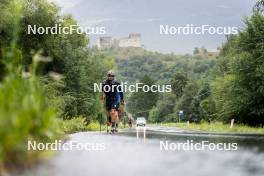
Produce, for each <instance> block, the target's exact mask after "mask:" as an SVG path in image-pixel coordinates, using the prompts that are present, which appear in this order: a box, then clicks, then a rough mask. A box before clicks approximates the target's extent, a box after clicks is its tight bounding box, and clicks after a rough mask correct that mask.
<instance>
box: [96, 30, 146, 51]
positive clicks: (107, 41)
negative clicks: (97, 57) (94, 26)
mask: <svg viewBox="0 0 264 176" xmlns="http://www.w3.org/2000/svg"><path fill="white" fill-rule="evenodd" d="M142 46H143V45H142V39H141V34H138V33H132V34H129V36H128V37H124V38H120V39H114V38H113V37H100V38H99V39H98V40H97V48H98V49H107V48H111V47H120V48H127V47H134V48H142Z"/></svg>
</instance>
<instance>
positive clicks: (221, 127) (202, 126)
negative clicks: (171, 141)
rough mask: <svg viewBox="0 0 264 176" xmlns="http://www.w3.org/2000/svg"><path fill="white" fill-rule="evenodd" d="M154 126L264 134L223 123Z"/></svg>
mask: <svg viewBox="0 0 264 176" xmlns="http://www.w3.org/2000/svg"><path fill="white" fill-rule="evenodd" d="M153 125H160V126H165V127H178V128H182V129H186V130H200V131H202V132H228V133H229V132H230V133H262V134H264V128H260V127H259V128H256V127H250V126H247V125H243V124H234V126H233V128H230V124H224V123H222V122H214V123H211V124H209V123H207V122H202V123H200V124H196V123H190V125H189V127H188V126H187V123H158V124H153Z"/></svg>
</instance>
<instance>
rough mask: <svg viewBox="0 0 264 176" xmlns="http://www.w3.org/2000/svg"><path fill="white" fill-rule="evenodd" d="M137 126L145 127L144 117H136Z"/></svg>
mask: <svg viewBox="0 0 264 176" xmlns="http://www.w3.org/2000/svg"><path fill="white" fill-rule="evenodd" d="M136 125H137V126H146V119H145V118H144V117H138V118H137V120H136Z"/></svg>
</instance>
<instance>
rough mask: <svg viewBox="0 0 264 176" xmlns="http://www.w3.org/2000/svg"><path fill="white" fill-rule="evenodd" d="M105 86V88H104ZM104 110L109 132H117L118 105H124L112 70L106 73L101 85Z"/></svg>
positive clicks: (120, 90)
mask: <svg viewBox="0 0 264 176" xmlns="http://www.w3.org/2000/svg"><path fill="white" fill-rule="evenodd" d="M106 86H107V88H106ZM102 88H103V93H104V100H105V109H106V111H107V115H108V118H107V125H108V126H110V124H111V132H112V133H114V132H117V128H118V120H119V117H118V110H119V107H120V104H122V105H123V104H124V96H123V92H122V89H121V86H120V83H119V82H118V81H116V80H115V74H114V72H113V71H112V70H110V71H108V72H107V79H106V80H104V81H103V83H102ZM106 90H107V91H106Z"/></svg>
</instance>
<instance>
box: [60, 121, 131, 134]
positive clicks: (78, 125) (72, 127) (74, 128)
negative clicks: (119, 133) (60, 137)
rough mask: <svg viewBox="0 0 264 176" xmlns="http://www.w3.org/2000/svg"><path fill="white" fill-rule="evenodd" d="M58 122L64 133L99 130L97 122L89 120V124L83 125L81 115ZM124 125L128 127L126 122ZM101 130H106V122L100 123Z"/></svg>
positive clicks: (121, 126)
mask: <svg viewBox="0 0 264 176" xmlns="http://www.w3.org/2000/svg"><path fill="white" fill-rule="evenodd" d="M57 121H58V124H59V126H60V128H61V129H62V131H64V133H66V134H70V133H75V132H81V131H100V124H99V123H98V122H91V123H90V124H89V125H85V123H84V121H85V119H84V118H83V117H77V118H73V119H70V120H62V119H58V120H57ZM125 127H128V126H127V124H126V126H125ZM122 128H124V126H123V125H122V124H120V125H119V129H122ZM101 130H102V131H106V124H102V126H101Z"/></svg>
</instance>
